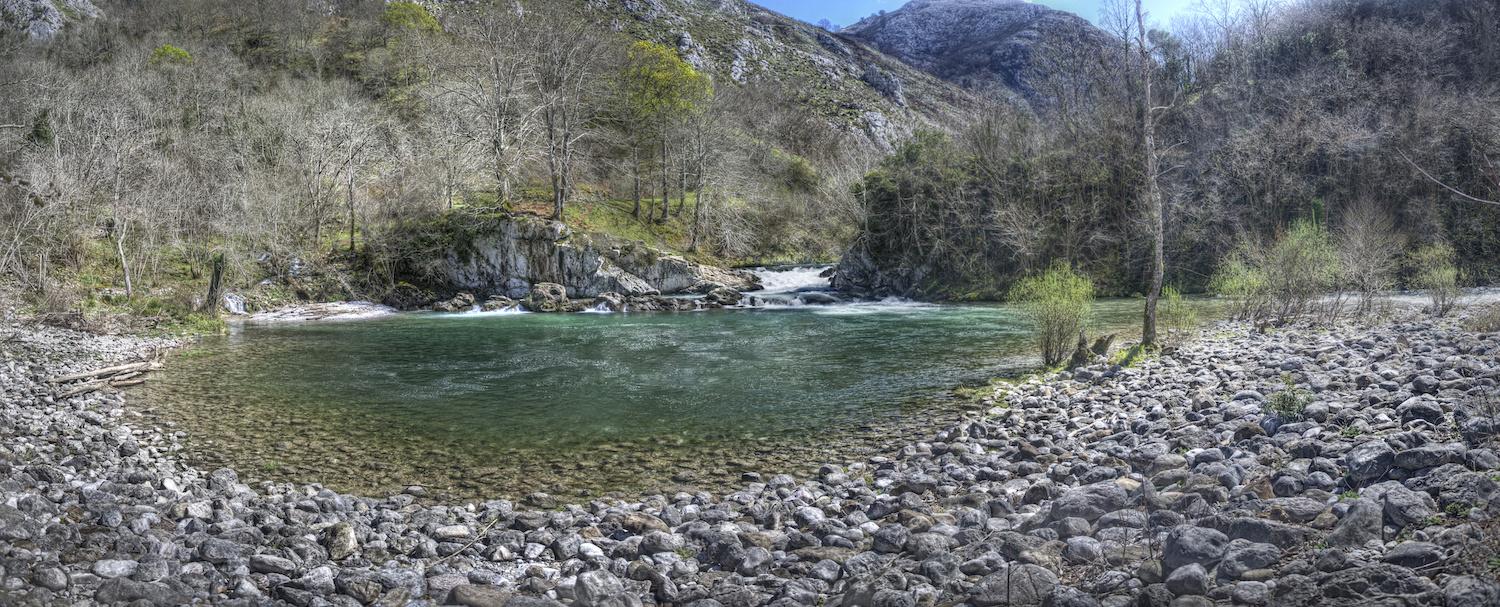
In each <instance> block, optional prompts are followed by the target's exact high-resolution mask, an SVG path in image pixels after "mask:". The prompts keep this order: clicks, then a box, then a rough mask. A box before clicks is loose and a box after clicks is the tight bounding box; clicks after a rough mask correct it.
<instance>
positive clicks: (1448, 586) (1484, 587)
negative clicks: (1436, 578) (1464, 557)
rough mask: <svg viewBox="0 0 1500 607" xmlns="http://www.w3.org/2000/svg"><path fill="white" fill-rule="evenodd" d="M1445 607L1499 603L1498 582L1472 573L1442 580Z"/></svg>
mask: <svg viewBox="0 0 1500 607" xmlns="http://www.w3.org/2000/svg"><path fill="white" fill-rule="evenodd" d="M1443 598H1444V599H1445V600H1446V603H1445V604H1446V605H1447V607H1494V606H1495V605H1500V584H1497V583H1495V582H1492V581H1489V580H1484V579H1480V578H1477V577H1474V576H1472V575H1460V576H1453V577H1450V578H1448V579H1446V580H1443Z"/></svg>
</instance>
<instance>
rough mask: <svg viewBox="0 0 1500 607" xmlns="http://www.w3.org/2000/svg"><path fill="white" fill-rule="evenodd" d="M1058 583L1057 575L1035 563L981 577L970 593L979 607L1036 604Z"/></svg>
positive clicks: (1016, 566)
mask: <svg viewBox="0 0 1500 607" xmlns="http://www.w3.org/2000/svg"><path fill="white" fill-rule="evenodd" d="M1056 585H1057V576H1056V575H1055V574H1053V573H1052V572H1051V571H1048V570H1046V569H1044V568H1042V567H1038V566H1036V565H1011V566H1009V567H1006V568H1004V569H1001V570H1000V571H997V572H995V573H991V574H989V575H987V576H984V577H983V578H981V579H980V580H979V581H978V582H977V583H975V584H974V588H973V589H972V590H971V591H970V593H969V602H971V603H973V604H974V605H977V606H978V607H991V606H993V605H1034V604H1036V603H1040V602H1042V598H1043V597H1045V596H1046V595H1047V592H1048V591H1050V590H1052V587H1053V586H1056Z"/></svg>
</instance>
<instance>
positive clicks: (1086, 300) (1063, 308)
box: [1009, 261, 1094, 367]
mask: <svg viewBox="0 0 1500 607" xmlns="http://www.w3.org/2000/svg"><path fill="white" fill-rule="evenodd" d="M1009 299H1010V300H1011V301H1013V302H1015V303H1016V304H1017V306H1018V307H1019V309H1020V312H1021V315H1022V316H1025V317H1026V318H1027V319H1028V320H1030V321H1031V322H1032V324H1033V325H1035V326H1036V333H1037V345H1038V346H1039V347H1040V348H1041V351H1042V361H1043V363H1044V364H1045V365H1046V366H1049V367H1050V366H1053V365H1057V364H1059V363H1061V362H1063V361H1064V360H1067V358H1068V355H1070V354H1072V345H1073V344H1074V342H1075V336H1076V335H1078V332H1079V331H1080V330H1081V329H1082V328H1083V325H1084V323H1085V322H1087V321H1088V318H1089V310H1090V309H1091V308H1092V306H1093V299H1094V285H1093V284H1092V283H1090V282H1089V279H1088V277H1086V276H1084V275H1082V274H1079V273H1078V272H1075V271H1073V268H1072V266H1070V265H1069V264H1068V263H1067V262H1064V261H1057V262H1054V263H1053V264H1052V267H1051V269H1048V270H1047V271H1046V272H1044V273H1042V274H1041V275H1039V276H1030V277H1027V278H1023V279H1021V280H1019V281H1017V282H1016V284H1015V285H1014V286H1012V287H1011V290H1010V297H1009Z"/></svg>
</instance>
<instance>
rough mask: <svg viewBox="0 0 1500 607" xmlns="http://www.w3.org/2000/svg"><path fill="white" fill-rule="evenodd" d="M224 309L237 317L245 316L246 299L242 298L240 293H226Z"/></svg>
mask: <svg viewBox="0 0 1500 607" xmlns="http://www.w3.org/2000/svg"><path fill="white" fill-rule="evenodd" d="M224 309H225V310H228V311H229V313H230V314H234V315H236V316H244V315H245V298H244V297H241V296H240V294H239V293H225V294H224Z"/></svg>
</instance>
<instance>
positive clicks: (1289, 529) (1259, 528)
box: [1229, 516, 1316, 549]
mask: <svg viewBox="0 0 1500 607" xmlns="http://www.w3.org/2000/svg"><path fill="white" fill-rule="evenodd" d="M1315 535H1316V534H1315V533H1313V531H1312V530H1311V529H1308V528H1307V527H1303V526H1301V525H1289V524H1287V523H1278V522H1276V521H1271V520H1267V519H1263V518H1253V517H1248V516H1247V517H1240V518H1237V519H1234V521H1233V522H1231V523H1230V524H1229V537H1232V538H1235V539H1246V540H1250V541H1252V542H1256V543H1262V544H1275V545H1277V546H1279V547H1281V548H1282V549H1290V548H1292V547H1295V546H1298V545H1301V544H1305V543H1307V542H1309V541H1312V539H1313V537H1314V536H1315Z"/></svg>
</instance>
